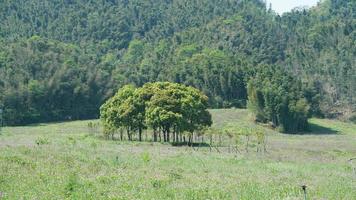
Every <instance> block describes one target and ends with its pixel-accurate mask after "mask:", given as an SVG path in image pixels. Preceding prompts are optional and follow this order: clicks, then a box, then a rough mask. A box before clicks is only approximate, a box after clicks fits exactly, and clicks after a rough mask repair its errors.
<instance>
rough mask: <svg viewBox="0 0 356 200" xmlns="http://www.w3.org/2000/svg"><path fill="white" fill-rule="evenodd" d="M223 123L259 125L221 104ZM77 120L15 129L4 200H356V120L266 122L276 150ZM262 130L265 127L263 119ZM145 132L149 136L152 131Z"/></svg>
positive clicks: (5, 136) (6, 132)
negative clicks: (291, 129) (95, 127)
mask: <svg viewBox="0 0 356 200" xmlns="http://www.w3.org/2000/svg"><path fill="white" fill-rule="evenodd" d="M210 112H211V113H212V116H213V122H214V124H213V126H214V127H216V128H221V127H223V126H224V125H225V124H229V123H235V124H238V123H249V120H250V119H249V113H248V111H247V110H240V109H228V110H211V111H210ZM90 122H92V123H97V122H98V120H92V121H73V122H63V123H48V124H36V125H31V126H24V127H5V128H3V129H2V130H1V135H0V199H51V200H52V199H241V200H250V199H252V200H260V199H261V200H265V199H283V200H298V199H304V193H303V190H302V189H301V186H302V185H306V186H307V198H308V199H335V200H342V199H344V200H353V199H356V174H355V171H354V168H355V167H356V160H355V161H354V163H352V162H349V161H348V160H349V159H351V158H353V157H356V125H355V124H351V123H345V122H340V121H336V120H328V119H315V118H313V119H310V132H305V133H300V134H296V135H291V134H281V133H278V132H277V131H274V130H272V129H269V128H263V129H264V130H265V132H266V134H267V152H259V153H257V152H256V148H255V144H254V143H253V142H251V144H250V146H249V151H248V152H247V151H245V150H244V149H242V150H241V151H240V152H239V153H233V152H229V151H227V150H226V149H224V148H220V151H217V150H212V151H211V149H210V148H209V147H207V146H204V145H202V146H200V147H195V148H192V147H188V146H174V145H171V144H169V143H151V142H124V141H123V142H122V141H113V140H106V139H104V138H103V137H102V134H100V133H92V132H91V131H90V130H89V128H88V123H90ZM261 128H262V127H261ZM144 137H145V136H144Z"/></svg>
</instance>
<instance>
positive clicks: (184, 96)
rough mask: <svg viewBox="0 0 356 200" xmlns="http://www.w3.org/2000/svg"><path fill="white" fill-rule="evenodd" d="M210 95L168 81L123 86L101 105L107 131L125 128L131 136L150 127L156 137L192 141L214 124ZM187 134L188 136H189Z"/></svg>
mask: <svg viewBox="0 0 356 200" xmlns="http://www.w3.org/2000/svg"><path fill="white" fill-rule="evenodd" d="M207 106H208V97H206V96H205V95H204V94H203V93H202V92H200V91H199V90H197V89H195V88H193V87H188V86H184V85H180V84H177V83H169V82H155V83H147V84H145V85H143V86H142V87H140V88H135V87H134V86H132V85H126V86H124V87H122V88H121V89H120V90H119V91H118V92H117V93H116V94H115V96H113V97H112V98H110V99H109V100H108V101H107V102H106V103H105V104H103V105H102V106H101V108H100V117H101V120H102V122H103V125H104V131H105V133H106V134H107V135H110V134H113V133H114V132H115V131H117V130H119V131H120V134H121V135H120V138H121V140H122V138H123V130H124V129H125V130H126V133H127V138H128V140H132V139H133V136H134V135H138V140H139V141H142V131H143V130H145V129H147V128H151V129H152V130H153V141H154V142H157V141H158V139H159V140H160V141H162V140H163V141H164V142H170V141H173V142H183V141H184V142H186V141H187V142H189V143H191V142H192V137H193V133H194V132H195V131H197V130H201V129H204V128H206V127H209V126H211V124H212V120H211V115H210V113H209V112H208V111H207ZM186 137H187V140H186Z"/></svg>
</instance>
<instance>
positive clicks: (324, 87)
mask: <svg viewBox="0 0 356 200" xmlns="http://www.w3.org/2000/svg"><path fill="white" fill-rule="evenodd" d="M355 9H356V5H355V2H354V1H352V0H346V1H339V0H325V1H322V2H321V3H319V4H318V6H316V7H314V8H312V9H310V10H294V11H292V12H290V13H286V14H284V15H283V16H278V15H276V14H275V13H274V12H273V11H272V10H270V9H268V8H267V7H266V5H265V4H264V3H263V1H260V0H248V1H247V0H238V1H236V0H194V1H191V0H179V1H166V0H159V1H140V0H130V1H129V0H101V1H84V0H66V1H59V0H54V1H53V0H51V1H50V0H44V1H40V0H31V1H26V2H23V1H20V0H16V1H2V2H0V26H1V29H0V106H1V107H4V108H5V122H6V123H7V124H27V123H33V122H44V121H54V120H64V119H88V118H94V117H97V116H98V108H99V106H100V105H101V104H102V103H103V102H104V101H105V100H106V99H108V98H109V97H110V96H112V95H113V94H114V92H116V91H117V89H118V88H120V87H122V86H123V85H125V84H134V85H137V86H142V85H143V84H144V83H146V82H154V81H171V82H178V83H183V84H186V85H191V86H194V87H197V88H199V89H200V90H202V91H204V93H206V94H207V95H208V96H209V98H210V106H211V107H214V108H221V107H232V106H234V107H246V100H247V91H246V85H247V82H248V80H249V79H250V78H251V77H253V76H254V74H255V71H256V70H258V69H259V68H264V67H265V66H272V67H276V68H278V69H279V68H280V69H284V70H286V72H285V73H288V74H291V75H292V76H295V78H296V79H298V80H299V81H300V82H302V83H303V88H304V89H303V91H304V93H305V94H304V96H305V97H306V98H307V99H308V101H309V103H310V104H311V105H313V106H312V108H313V109H312V111H311V114H313V115H324V116H327V117H337V116H340V115H346V116H349V115H352V113H353V112H354V111H355V105H356V103H355V97H354V94H355V92H356V89H355V85H356V83H355V80H356V79H355V78H354V77H355V76H356V75H355V72H356V69H355V64H354V57H355V54H356V50H355V45H354V44H355V39H354V38H355V25H354V24H355V13H356V11H355ZM283 73H284V72H283Z"/></svg>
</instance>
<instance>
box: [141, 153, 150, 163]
mask: <svg viewBox="0 0 356 200" xmlns="http://www.w3.org/2000/svg"><path fill="white" fill-rule="evenodd" d="M141 158H142V160H143V162H144V163H145V164H147V163H149V162H150V161H151V156H150V154H149V153H148V152H144V153H143V154H142V155H141Z"/></svg>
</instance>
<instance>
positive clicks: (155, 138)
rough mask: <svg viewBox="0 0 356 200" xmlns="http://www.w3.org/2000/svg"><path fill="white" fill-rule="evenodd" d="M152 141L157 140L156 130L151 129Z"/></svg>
mask: <svg viewBox="0 0 356 200" xmlns="http://www.w3.org/2000/svg"><path fill="white" fill-rule="evenodd" d="M153 142H157V130H156V129H153Z"/></svg>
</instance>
